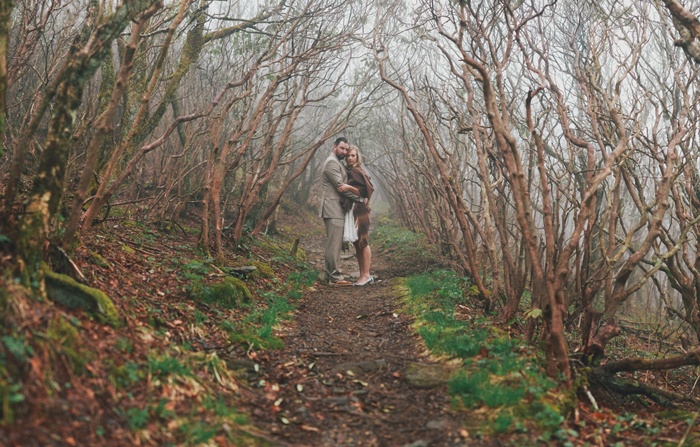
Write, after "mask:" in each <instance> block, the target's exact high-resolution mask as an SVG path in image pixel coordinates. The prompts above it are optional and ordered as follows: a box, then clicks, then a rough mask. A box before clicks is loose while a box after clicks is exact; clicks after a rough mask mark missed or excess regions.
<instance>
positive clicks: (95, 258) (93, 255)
mask: <svg viewBox="0 0 700 447" xmlns="http://www.w3.org/2000/svg"><path fill="white" fill-rule="evenodd" d="M89 253H90V260H91V261H92V262H93V263H94V264H95V265H97V266H99V267H103V268H108V269H111V268H112V264H110V263H109V262H108V261H107V260H106V259H105V258H104V257H102V255H100V254H99V253H97V252H94V251H92V250H90V252H89Z"/></svg>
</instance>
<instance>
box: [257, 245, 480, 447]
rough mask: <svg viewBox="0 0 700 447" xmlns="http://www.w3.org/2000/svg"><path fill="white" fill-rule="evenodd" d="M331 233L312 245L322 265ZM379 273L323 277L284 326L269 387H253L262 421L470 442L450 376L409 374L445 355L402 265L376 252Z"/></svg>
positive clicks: (350, 433)
mask: <svg viewBox="0 0 700 447" xmlns="http://www.w3.org/2000/svg"><path fill="white" fill-rule="evenodd" d="M323 242H324V241H323V237H322V236H321V237H318V236H317V237H314V238H312V239H307V240H306V244H305V245H304V248H305V250H306V252H307V254H308V256H309V259H308V260H309V261H311V262H312V263H313V264H314V265H315V266H316V267H317V268H318V269H322V268H323ZM353 251H354V250H353ZM341 266H342V268H343V271H344V272H345V273H346V275H349V276H350V277H355V278H356V277H357V275H358V272H357V262H356V260H355V258H354V256H352V254H350V253H348V252H345V253H343V256H342V262H341ZM372 273H373V275H374V277H375V279H376V283H375V284H372V285H369V286H364V287H356V286H345V287H342V286H329V285H325V284H323V283H322V282H321V281H319V282H318V283H317V284H318V285H317V286H316V287H315V290H313V291H312V293H311V294H309V295H308V296H307V297H304V298H303V300H302V302H301V303H300V304H299V306H298V307H297V311H296V312H295V314H294V321H293V323H292V324H289V325H287V326H286V327H285V328H284V340H285V344H286V347H285V349H284V350H279V351H270V352H266V353H264V354H259V355H258V357H257V359H258V361H260V362H261V366H262V367H261V379H262V380H264V381H265V382H266V390H267V392H266V393H264V394H261V393H253V394H251V395H250V396H249V400H248V402H249V404H250V408H252V409H253V410H252V416H253V420H254V422H255V425H257V426H259V427H261V428H264V429H265V430H266V431H268V432H269V433H271V434H273V435H274V436H275V438H276V439H277V440H278V441H279V442H280V444H281V445H295V446H409V445H410V446H415V447H419V446H458V445H466V439H465V438H467V437H468V432H467V430H466V429H465V428H464V421H463V415H460V414H459V413H457V412H456V411H454V410H453V409H452V406H451V403H450V400H449V397H448V394H447V392H446V380H445V381H443V382H442V383H439V382H436V383H432V384H427V386H425V387H418V386H416V385H415V384H411V383H410V381H409V380H407V378H406V372H407V370H409V368H415V367H416V365H421V364H422V365H430V364H435V360H432V359H431V358H430V356H429V354H428V353H427V352H426V350H425V348H422V347H421V343H420V340H419V338H418V337H417V336H416V335H415V333H414V331H413V330H412V329H411V328H410V325H411V321H412V319H411V318H410V317H409V316H408V315H406V314H405V313H404V312H403V311H402V310H401V308H400V304H399V302H398V301H397V299H396V296H395V292H393V290H392V278H393V277H395V276H397V275H402V272H401V271H400V269H399V268H392V266H391V264H390V263H388V262H387V259H386V258H385V257H384V256H382V254H380V253H376V252H375V255H374V258H373V264H372ZM412 370H413V369H412ZM473 442H474V441H470V443H469V445H476V444H474V443H473ZM479 445H487V444H479ZM488 445H491V444H488Z"/></svg>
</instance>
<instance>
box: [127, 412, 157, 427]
mask: <svg viewBox="0 0 700 447" xmlns="http://www.w3.org/2000/svg"><path fill="white" fill-rule="evenodd" d="M126 417H127V421H128V424H129V428H131V429H132V430H138V429H140V428H143V427H145V426H146V424H148V422H149V421H150V420H151V415H150V414H149V412H148V409H147V408H143V409H141V408H136V407H133V408H129V409H128V410H127V411H126Z"/></svg>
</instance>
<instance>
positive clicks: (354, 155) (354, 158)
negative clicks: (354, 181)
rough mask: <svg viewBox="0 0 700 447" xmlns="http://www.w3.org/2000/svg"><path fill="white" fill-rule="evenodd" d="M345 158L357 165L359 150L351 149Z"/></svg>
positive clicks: (349, 162) (351, 164) (351, 163)
mask: <svg viewBox="0 0 700 447" xmlns="http://www.w3.org/2000/svg"><path fill="white" fill-rule="evenodd" d="M345 160H347V162H348V164H349V165H350V166H355V163H357V152H355V151H353V150H349V151H348V155H346V156H345Z"/></svg>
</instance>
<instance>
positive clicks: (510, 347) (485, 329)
mask: <svg viewBox="0 0 700 447" xmlns="http://www.w3.org/2000/svg"><path fill="white" fill-rule="evenodd" d="M397 288H398V289H399V290H398V291H399V293H400V294H401V296H403V299H404V303H405V307H406V310H407V311H408V312H409V313H410V314H411V315H413V316H414V317H415V326H416V329H417V331H418V333H419V334H420V336H421V337H422V339H423V341H424V342H425V345H426V347H427V348H428V349H429V350H430V351H431V352H432V353H434V354H436V355H439V356H442V357H447V358H450V359H457V360H458V361H459V364H460V366H459V368H458V369H457V370H456V371H455V372H454V373H453V374H452V376H451V378H450V381H449V392H450V394H451V396H452V398H453V401H454V404H455V405H456V407H458V408H461V409H463V410H465V411H470V412H477V413H479V414H481V415H483V416H484V420H483V423H481V424H480V425H479V427H478V430H480V431H482V432H484V433H493V434H499V433H512V432H514V433H520V434H523V437H524V438H526V439H527V438H528V433H530V432H536V433H538V435H539V439H540V440H541V441H549V440H552V439H557V438H560V439H564V438H566V436H568V435H570V433H568V431H566V430H565V429H562V428H560V427H561V426H562V424H563V422H564V420H565V417H566V415H567V413H568V412H569V411H570V410H571V408H572V405H573V404H574V402H573V400H572V399H569V398H568V397H567V396H565V395H563V394H561V393H560V392H558V391H557V384H556V383H555V382H554V381H552V380H551V379H549V378H548V377H547V376H546V375H545V373H544V359H543V358H542V356H541V355H540V354H539V353H538V352H537V351H535V350H534V349H532V348H531V347H529V346H528V345H527V343H525V341H523V340H520V339H518V338H514V337H512V336H510V335H508V334H507V333H505V332H504V331H502V330H501V329H499V328H498V327H496V326H495V325H494V324H493V323H492V321H491V320H490V319H489V318H487V317H486V316H483V315H481V313H480V312H478V311H476V309H478V308H479V306H478V303H472V299H473V298H474V297H475V296H476V295H477V290H476V289H475V288H474V287H473V285H471V284H470V283H469V281H468V280H467V279H465V278H461V277H459V276H458V275H457V274H455V273H454V272H451V271H447V270H436V271H432V272H427V273H423V274H420V275H417V276H412V277H409V278H406V279H404V280H402V281H401V282H400V284H399V285H397ZM517 442H519V443H522V442H523V441H522V439H521V440H519V441H517ZM521 445H522V444H521Z"/></svg>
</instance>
